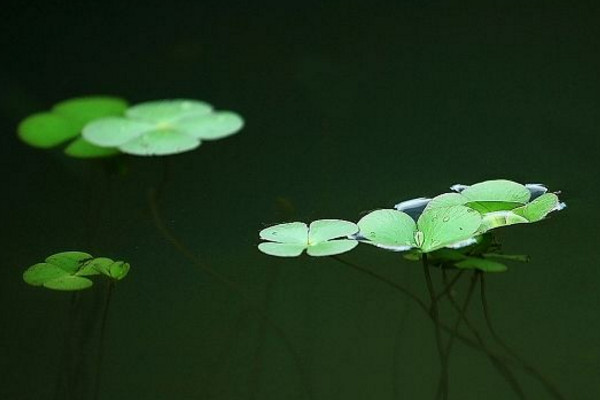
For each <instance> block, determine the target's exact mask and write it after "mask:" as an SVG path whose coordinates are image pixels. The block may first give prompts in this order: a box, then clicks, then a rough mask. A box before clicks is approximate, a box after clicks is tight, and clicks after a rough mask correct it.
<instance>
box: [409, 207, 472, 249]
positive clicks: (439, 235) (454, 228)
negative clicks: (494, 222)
mask: <svg viewBox="0 0 600 400" xmlns="http://www.w3.org/2000/svg"><path fill="white" fill-rule="evenodd" d="M480 225H481V215H480V214H479V213H478V212H477V211H475V210H473V209H471V208H469V207H465V206H460V205H459V206H451V207H439V208H432V209H429V210H425V211H424V212H423V214H421V216H420V217H419V221H418V222H417V226H418V228H419V231H420V232H422V235H423V242H422V244H420V245H419V246H418V247H420V248H421V250H422V251H423V252H424V253H429V252H431V251H434V250H437V249H439V248H441V247H446V246H448V245H451V244H453V243H456V242H460V241H462V240H465V239H469V238H470V237H472V236H473V235H474V234H475V233H476V232H477V230H478V228H479V226H480ZM417 244H419V243H417Z"/></svg>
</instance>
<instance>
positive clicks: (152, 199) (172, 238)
mask: <svg viewBox="0 0 600 400" xmlns="http://www.w3.org/2000/svg"><path fill="white" fill-rule="evenodd" d="M165 176H166V166H165V174H164V175H163V180H161V182H160V184H159V190H155V189H150V190H149V191H148V204H149V207H150V211H151V214H152V220H153V222H154V225H155V227H156V229H157V230H158V232H159V233H160V234H161V235H162V236H163V238H164V239H165V240H166V241H167V242H169V243H170V244H171V245H172V246H173V247H174V248H175V249H176V250H177V251H178V252H179V253H180V254H182V255H183V256H184V257H185V258H186V259H187V260H188V261H190V262H191V263H192V264H193V265H195V266H196V267H197V268H199V269H201V270H202V271H204V272H205V273H206V274H207V275H210V276H211V277H212V278H214V279H215V280H216V281H218V282H220V283H221V284H223V285H224V286H225V287H227V288H228V289H229V290H231V291H232V292H233V293H235V294H237V295H238V296H240V297H241V298H242V299H243V300H244V301H245V302H246V304H248V306H249V307H250V308H251V309H252V310H253V311H254V312H255V313H256V314H257V315H258V316H259V317H260V318H261V319H262V320H263V321H264V322H265V323H266V324H268V325H269V326H270V327H271V329H273V331H274V332H275V333H276V334H277V336H279V338H280V339H281V340H282V341H283V343H284V346H285V347H286V348H287V349H288V352H289V353H290V355H291V357H292V359H293V360H294V365H295V366H296V368H297V370H298V376H299V378H300V381H301V384H302V386H303V387H304V390H305V392H306V397H307V398H308V399H314V398H315V395H314V393H313V391H312V388H311V386H310V382H309V379H308V375H307V373H306V371H305V370H304V367H303V365H302V363H301V361H300V356H299V354H298V353H297V352H296V349H295V348H294V347H293V345H292V343H291V342H290V340H289V339H288V337H287V336H286V334H285V332H284V331H283V329H282V328H281V327H280V326H279V325H278V324H276V323H275V321H273V320H272V319H271V317H270V316H269V315H268V313H267V311H266V310H265V308H264V307H262V306H260V305H259V304H257V303H256V302H255V301H253V300H252V299H251V298H250V297H249V296H248V295H246V293H244V291H243V289H242V288H241V287H240V286H239V285H238V284H237V283H236V282H234V281H232V280H230V279H229V278H227V277H225V276H224V275H221V274H220V273H219V272H217V271H216V270H214V269H213V268H211V267H210V266H209V265H207V264H205V263H203V262H202V261H201V260H200V259H199V258H198V257H197V256H196V255H195V254H194V253H193V252H192V251H191V250H190V249H189V248H188V247H187V246H186V245H185V244H184V243H183V241H181V239H179V238H178V237H177V236H176V235H175V233H174V232H173V231H172V230H171V229H169V228H168V227H167V226H166V225H165V224H164V222H163V218H162V217H161V215H160V212H159V206H158V195H159V193H160V191H162V189H163V187H164V185H165V180H164V179H165Z"/></svg>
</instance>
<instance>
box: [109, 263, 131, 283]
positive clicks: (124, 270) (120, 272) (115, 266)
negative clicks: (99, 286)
mask: <svg viewBox="0 0 600 400" xmlns="http://www.w3.org/2000/svg"><path fill="white" fill-rule="evenodd" d="M129 269H130V265H129V264H128V263H126V262H123V261H116V262H114V263H112V264H111V265H110V267H109V273H110V277H111V278H113V279H115V280H117V281H120V280H121V279H123V278H125V277H126V276H127V274H128V273H129Z"/></svg>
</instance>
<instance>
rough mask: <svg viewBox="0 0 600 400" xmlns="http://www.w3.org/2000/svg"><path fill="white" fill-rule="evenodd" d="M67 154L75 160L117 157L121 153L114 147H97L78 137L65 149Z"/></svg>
mask: <svg viewBox="0 0 600 400" xmlns="http://www.w3.org/2000/svg"><path fill="white" fill-rule="evenodd" d="M65 154H67V155H68V156H71V157H75V158H99V157H111V156H116V155H118V154H121V152H120V151H119V150H118V149H115V148H112V147H100V146H96V145H95V144H91V143H90V142H88V141H87V140H85V139H84V138H83V137H78V138H77V139H75V140H73V141H72V142H71V143H69V145H68V146H67V147H66V148H65Z"/></svg>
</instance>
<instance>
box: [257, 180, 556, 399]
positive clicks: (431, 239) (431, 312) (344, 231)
mask: <svg viewBox="0 0 600 400" xmlns="http://www.w3.org/2000/svg"><path fill="white" fill-rule="evenodd" d="M451 189H452V190H454V192H453V193H443V194H441V195H439V196H436V197H433V198H425V197H419V198H416V199H412V200H407V201H403V202H401V203H398V204H396V206H395V207H394V209H379V210H375V211H372V212H370V213H368V214H367V215H365V216H364V217H362V218H361V219H360V220H359V221H358V223H357V224H356V225H355V226H353V224H352V223H351V222H347V221H343V223H344V226H343V227H342V226H340V227H339V228H336V229H332V230H330V231H328V232H327V234H323V233H322V232H321V231H320V229H321V226H322V225H321V224H322V223H323V221H336V220H320V221H315V222H313V223H312V224H311V225H310V227H308V226H307V225H306V224H304V223H300V222H294V223H289V224H280V225H275V226H273V227H270V228H266V229H263V230H262V231H261V232H260V237H261V238H262V239H265V240H268V241H269V242H263V243H260V244H259V245H258V248H259V249H260V250H261V251H262V252H264V253H267V254H270V255H276V256H286V257H293V256H299V255H300V254H301V253H302V252H303V250H304V249H306V250H307V253H308V254H309V255H322V256H323V255H334V259H336V260H338V261H339V262H341V263H343V264H344V265H347V266H350V267H352V268H354V269H356V270H358V271H361V272H363V273H365V274H367V275H369V276H370V277H373V278H376V279H378V280H380V281H383V282H385V283H387V284H388V285H389V286H391V287H394V288H396V289H398V290H400V291H401V292H402V293H404V294H405V295H407V296H409V298H410V299H412V300H413V301H414V302H416V303H417V304H418V305H419V306H420V307H421V308H422V309H423V310H424V311H425V312H426V313H427V315H428V316H429V317H430V318H431V320H432V321H433V323H434V327H435V339H436V347H437V350H438V355H439V359H440V378H439V381H438V386H437V391H436V395H435V398H436V399H447V398H448V393H449V389H448V387H449V373H448V360H449V357H450V353H451V349H452V345H453V343H454V341H455V339H459V340H461V341H462V342H463V343H466V344H470V345H473V344H474V345H475V346H476V347H478V348H479V349H480V350H482V351H483V352H484V353H485V354H486V355H487V356H488V358H489V359H490V361H491V363H492V365H493V366H494V368H496V370H497V371H498V373H499V374H500V375H501V376H502V377H504V379H505V380H506V382H507V383H508V384H509V386H510V387H511V389H512V390H513V392H514V393H515V394H516V395H517V396H518V397H519V398H525V395H524V392H523V390H522V388H521V387H520V385H519V383H518V381H517V380H516V379H515V377H514V375H513V373H512V371H511V369H510V368H509V365H508V363H506V362H505V361H503V359H502V358H501V357H500V356H498V355H497V354H495V353H494V352H493V351H492V350H490V349H489V348H487V346H486V345H485V343H484V342H483V340H482V338H481V335H480V333H479V332H478V330H477V329H476V328H475V327H474V325H473V322H472V321H470V319H469V317H468V315H467V309H468V306H469V302H470V300H471V298H472V295H473V293H474V290H475V287H476V285H477V283H479V285H480V289H481V292H480V293H481V294H480V297H481V305H482V309H483V313H484V316H485V323H486V326H487V328H488V330H489V332H490V334H491V336H492V338H493V339H494V340H495V341H496V344H497V345H499V346H500V347H501V348H502V349H503V350H504V351H505V352H506V353H508V355H509V356H510V357H511V360H510V361H511V363H512V364H513V365H512V366H514V365H518V366H519V367H520V368H521V369H523V370H524V371H526V372H527V373H528V374H530V375H531V376H532V377H533V378H535V379H537V380H538V381H539V382H540V383H541V384H542V385H543V386H544V388H545V389H546V391H547V392H548V393H549V394H550V395H551V396H552V397H553V398H554V399H556V400H563V397H562V395H561V394H560V393H559V392H558V390H557V389H556V388H555V387H554V386H553V385H552V383H550V382H549V381H548V380H546V379H545V378H544V377H543V375H541V374H540V373H539V372H538V371H537V370H536V369H535V368H534V367H533V366H532V365H531V364H529V363H527V362H526V361H524V360H523V359H522V358H520V356H519V355H518V354H517V353H515V352H514V351H512V350H511V349H510V347H508V346H507V345H506V344H505V343H504V341H503V340H502V339H501V338H500V337H499V336H498V334H497V333H496V332H495V330H494V328H493V326H492V323H491V319H490V313H489V309H488V308H489V307H488V305H487V300H486V295H485V283H484V282H485V280H484V273H489V272H503V271H506V269H507V267H506V265H505V264H504V263H503V262H502V261H503V260H513V261H527V260H528V257H527V256H522V255H507V254H503V253H502V252H501V251H500V245H499V243H498V242H497V241H496V240H495V239H494V236H493V231H492V230H493V229H495V228H499V227H503V226H508V225H512V224H520V223H532V222H537V221H540V220H542V219H544V218H546V217H547V216H548V214H550V213H551V212H553V211H558V210H562V209H564V208H565V207H566V206H565V204H564V203H563V202H561V201H560V200H559V199H558V196H557V193H548V189H547V188H546V187H545V186H544V185H541V184H527V185H521V184H519V183H516V182H513V181H509V180H505V179H499V180H490V181H485V182H480V183H477V184H474V185H472V186H466V185H454V186H452V187H451ZM329 223H330V224H331V222H329ZM323 226H329V225H323ZM331 226H336V225H335V224H333V225H331ZM357 228H358V230H357ZM343 235H347V236H346V239H341V237H342V236H343ZM332 239H335V240H332ZM348 240H350V242H348ZM352 240H354V242H352ZM356 242H362V243H367V244H370V245H373V246H376V247H379V248H383V249H387V250H393V251H397V252H403V253H404V258H406V259H408V260H412V261H420V262H421V263H422V266H423V271H424V276H425V282H426V286H427V292H428V294H429V300H430V301H429V305H427V304H426V303H425V302H424V301H423V300H421V299H420V297H419V296H416V295H415V294H413V293H412V292H411V291H410V290H408V289H406V288H404V287H402V286H400V285H398V284H397V283H395V282H392V281H390V280H388V279H387V278H385V277H383V276H380V275H378V274H377V273H376V272H374V271H373V270H371V269H369V268H365V267H360V266H358V265H355V264H353V263H351V262H349V261H347V260H345V259H342V258H340V257H337V256H335V255H336V254H340V253H342V252H345V251H348V250H351V249H353V248H354V247H355V246H356ZM430 267H437V268H436V269H438V270H440V271H441V281H442V284H443V288H441V289H439V290H437V289H436V285H435V284H434V281H433V279H432V276H431V271H430V269H431V268H430ZM468 270H471V279H470V284H469V287H468V290H467V292H466V294H465V296H464V297H465V299H464V304H462V305H459V304H458V302H457V300H456V296H455V294H454V293H453V290H452V288H453V287H454V286H455V285H456V284H457V282H458V281H459V279H460V277H461V276H462V275H463V273H464V272H465V271H468ZM452 271H453V272H454V274H453V276H452V278H451V279H449V277H448V274H449V273H450V272H452ZM443 298H446V299H447V300H448V302H449V306H450V307H451V309H453V310H454V311H455V313H456V314H457V319H456V321H455V322H454V324H453V326H452V327H450V326H448V324H447V323H445V322H444V321H443V319H444V318H443V316H442V315H441V310H440V308H439V306H438V303H439V302H440V301H441V300H442V299H443ZM463 322H464V325H466V326H467V328H468V330H469V331H470V333H471V334H472V335H473V337H475V338H476V342H473V341H472V339H466V338H465V336H464V335H463V334H462V333H461V332H459V326H460V324H461V323H463ZM443 333H447V334H448V337H447V340H446V341H444V337H443ZM512 366H511V367H512Z"/></svg>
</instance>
